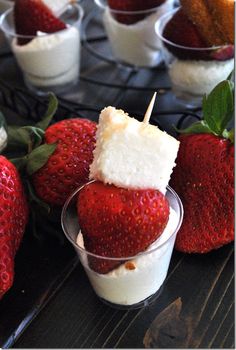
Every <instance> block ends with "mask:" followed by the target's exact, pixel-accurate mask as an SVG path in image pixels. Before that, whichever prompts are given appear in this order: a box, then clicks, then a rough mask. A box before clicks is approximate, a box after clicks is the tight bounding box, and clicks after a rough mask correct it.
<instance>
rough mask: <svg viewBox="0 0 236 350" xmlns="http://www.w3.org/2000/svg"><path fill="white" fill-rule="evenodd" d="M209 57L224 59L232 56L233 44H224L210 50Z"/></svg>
mask: <svg viewBox="0 0 236 350" xmlns="http://www.w3.org/2000/svg"><path fill="white" fill-rule="evenodd" d="M211 57H212V59H214V60H217V61H226V60H229V59H230V58H233V57H234V46H233V45H226V46H222V47H221V48H219V49H216V50H214V51H212V53H211Z"/></svg>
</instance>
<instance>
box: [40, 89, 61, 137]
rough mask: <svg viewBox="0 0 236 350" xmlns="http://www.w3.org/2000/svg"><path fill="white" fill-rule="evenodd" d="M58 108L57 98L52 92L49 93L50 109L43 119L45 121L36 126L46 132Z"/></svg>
mask: <svg viewBox="0 0 236 350" xmlns="http://www.w3.org/2000/svg"><path fill="white" fill-rule="evenodd" d="M57 107H58V100H57V98H56V96H55V95H54V94H53V93H52V92H50V93H49V102H48V109H47V111H46V113H45V115H44V117H43V119H42V120H41V121H40V122H38V123H37V124H36V125H35V126H36V127H37V128H40V129H42V130H46V129H47V127H48V125H49V124H50V122H51V120H52V118H53V116H54V114H55V113H56V110H57Z"/></svg>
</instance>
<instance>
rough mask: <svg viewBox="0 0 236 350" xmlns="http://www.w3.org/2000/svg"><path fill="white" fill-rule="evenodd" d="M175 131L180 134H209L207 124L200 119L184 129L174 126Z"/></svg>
mask: <svg viewBox="0 0 236 350" xmlns="http://www.w3.org/2000/svg"><path fill="white" fill-rule="evenodd" d="M174 128H175V130H176V131H177V132H179V133H180V134H209V133H210V132H211V130H210V128H209V126H208V125H207V124H206V123H205V122H204V121H203V120H202V121H199V122H196V123H193V124H192V125H190V126H189V127H188V128H186V129H183V130H181V129H177V128H176V127H174Z"/></svg>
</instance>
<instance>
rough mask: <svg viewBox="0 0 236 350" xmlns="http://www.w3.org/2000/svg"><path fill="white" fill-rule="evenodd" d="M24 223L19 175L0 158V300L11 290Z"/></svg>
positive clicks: (25, 204)
mask: <svg viewBox="0 0 236 350" xmlns="http://www.w3.org/2000/svg"><path fill="white" fill-rule="evenodd" d="M27 220H28V205H27V202H26V197H25V194H24V190H23V185H22V183H21V179H20V176H19V173H18V171H17V169H16V168H15V166H14V165H13V164H12V163H11V162H10V161H9V160H8V159H6V158H5V157H3V156H0V299H1V298H2V296H3V295H4V294H5V293H6V292H7V291H8V289H9V288H10V287H11V286H12V283H13V278H14V257H15V254H16V252H17V250H18V248H19V245H20V242H21V240H22V237H23V234H24V231H25V226H26V223H27Z"/></svg>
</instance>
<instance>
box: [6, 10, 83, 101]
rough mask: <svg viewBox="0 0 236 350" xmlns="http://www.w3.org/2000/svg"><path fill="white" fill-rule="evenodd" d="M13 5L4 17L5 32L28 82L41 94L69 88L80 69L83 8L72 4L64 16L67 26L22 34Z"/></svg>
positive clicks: (30, 87) (33, 89) (74, 81)
mask: <svg viewBox="0 0 236 350" xmlns="http://www.w3.org/2000/svg"><path fill="white" fill-rule="evenodd" d="M13 11H14V10H13V8H10V9H8V10H7V11H6V12H4V13H3V14H2V16H1V17H0V28H1V29H2V31H3V32H4V34H5V36H6V38H7V40H8V42H9V45H10V47H11V50H12V52H13V53H14V55H15V58H16V61H17V63H18V65H19V67H20V68H21V70H22V73H23V77H24V81H25V84H26V85H27V87H28V88H29V89H30V90H32V91H34V92H35V93H37V94H44V93H47V92H48V91H53V92H55V93H61V92H65V91H67V90H68V89H70V88H71V87H72V86H73V85H75V84H76V83H77V82H78V79H79V70H80V28H81V22H82V18H83V9H82V7H81V6H79V5H78V4H70V5H68V7H67V9H66V11H65V12H64V13H63V15H62V16H61V17H60V18H61V19H62V20H63V21H64V22H65V23H66V28H65V29H64V30H61V31H58V32H56V33H52V34H46V33H42V32H38V33H37V35H36V36H23V35H19V34H18V33H17V32H16V30H15V25H14V14H13Z"/></svg>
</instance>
